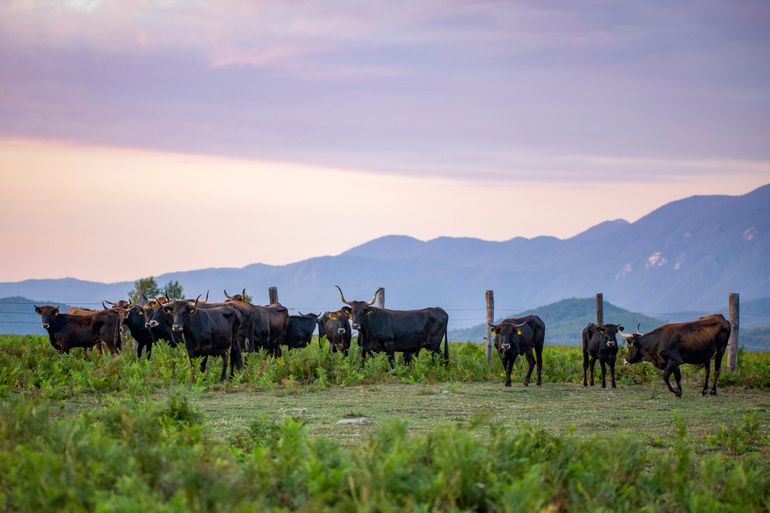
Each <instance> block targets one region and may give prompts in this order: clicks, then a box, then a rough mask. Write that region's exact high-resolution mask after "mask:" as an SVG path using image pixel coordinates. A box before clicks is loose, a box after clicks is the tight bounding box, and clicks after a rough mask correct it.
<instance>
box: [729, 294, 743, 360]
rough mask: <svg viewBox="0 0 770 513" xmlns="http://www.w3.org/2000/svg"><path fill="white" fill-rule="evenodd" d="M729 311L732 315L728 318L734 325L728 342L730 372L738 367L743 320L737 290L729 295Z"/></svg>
mask: <svg viewBox="0 0 770 513" xmlns="http://www.w3.org/2000/svg"><path fill="white" fill-rule="evenodd" d="M727 312H728V316H729V317H730V319H728V320H729V321H730V324H731V325H732V329H731V330H730V339H729V340H728V342H727V368H728V369H730V372H735V371H736V370H737V369H738V344H739V338H738V335H739V333H738V331H739V328H740V320H741V305H740V296H739V295H738V293H737V292H731V293H730V295H729V296H727Z"/></svg>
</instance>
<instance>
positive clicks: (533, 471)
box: [0, 395, 770, 512]
mask: <svg viewBox="0 0 770 513" xmlns="http://www.w3.org/2000/svg"><path fill="white" fill-rule="evenodd" d="M482 435H483V436H482ZM669 435H670V436H672V437H674V439H675V443H674V444H673V447H672V449H671V450H669V451H666V452H661V451H657V450H654V449H649V448H647V447H645V446H644V444H643V443H641V442H640V441H637V440H630V439H623V438H620V439H615V440H611V441H608V440H600V439H594V440H579V439H576V438H573V437H570V436H561V437H560V436H554V435H550V434H548V433H547V432H545V431H542V430H538V429H534V428H531V427H528V426H526V425H519V426H514V427H502V426H500V425H489V424H488V423H486V422H474V423H471V425H469V426H467V427H457V426H447V427H442V428H439V429H435V430H434V431H432V432H430V433H428V434H426V435H416V436H415V435H409V434H408V433H407V429H406V427H405V425H404V424H403V423H401V422H398V421H394V422H392V423H390V424H386V425H384V426H383V427H382V428H381V429H380V430H379V431H378V432H377V433H376V434H375V435H374V436H373V437H372V438H371V439H369V440H368V441H367V442H365V443H364V444H362V445H361V446H360V447H359V448H357V449H352V450H350V449H343V448H341V447H339V446H338V445H337V443H336V442H334V441H331V440H329V439H326V438H322V437H318V438H311V437H308V435H307V433H306V432H305V429H304V428H303V426H302V424H301V422H299V421H297V420H295V419H286V420H284V421H282V422H280V423H275V422H270V421H268V420H261V421H257V422H252V423H251V424H250V425H248V426H243V427H237V428H234V431H233V432H232V433H231V434H230V436H228V437H227V438H226V439H218V438H217V437H215V436H214V435H212V434H211V433H210V432H209V431H207V430H206V429H205V428H204V427H203V424H202V423H201V416H200V414H199V413H198V412H197V411H195V409H194V408H193V407H191V406H190V404H189V403H188V402H187V400H186V399H185V398H184V396H181V395H173V396H172V397H171V398H170V399H169V400H168V401H167V402H166V403H164V404H160V405H153V404H152V403H146V402H139V403H137V402H133V401H124V402H115V403H114V404H111V405H108V406H105V407H101V408H98V409H96V410H94V411H92V412H89V413H86V414H83V415H81V416H79V417H76V418H56V417H52V416H51V414H50V412H49V411H47V410H46V408H44V407H41V406H40V405H38V404H36V402H35V401H29V400H26V401H20V400H14V401H11V404H5V405H3V406H0V509H2V510H5V511H68V512H80V511H99V512H102V511H169V512H172V511H179V512H182V511H193V512H218V511H222V512H230V511H275V510H279V511H344V512H357V511H361V512H363V511H522V512H532V511H566V512H570V511H574V512H584V511H649V512H655V511H661V512H663V511H670V512H674V511H747V512H752V511H757V512H759V511H767V510H768V508H769V507H770V461H768V459H767V457H766V456H764V455H763V454H762V453H761V452H759V450H758V449H755V448H753V447H747V448H746V454H744V455H743V456H742V457H741V459H736V458H734V457H732V456H730V455H729V453H725V454H721V453H717V454H711V455H706V456H703V455H698V454H696V453H695V452H693V451H692V449H691V448H690V446H691V444H690V443H689V440H688V435H687V430H686V427H685V425H684V423H683V422H681V421H678V422H677V423H676V427H675V429H674V430H673V432H672V433H669Z"/></svg>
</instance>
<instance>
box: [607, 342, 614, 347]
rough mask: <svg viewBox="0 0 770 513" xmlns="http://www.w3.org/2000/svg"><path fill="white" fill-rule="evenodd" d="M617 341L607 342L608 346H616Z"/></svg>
mask: <svg viewBox="0 0 770 513" xmlns="http://www.w3.org/2000/svg"><path fill="white" fill-rule="evenodd" d="M615 345H616V344H615V342H607V347H615Z"/></svg>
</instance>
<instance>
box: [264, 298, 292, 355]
mask: <svg viewBox="0 0 770 513" xmlns="http://www.w3.org/2000/svg"><path fill="white" fill-rule="evenodd" d="M265 309H266V310H267V314H268V319H269V321H270V341H269V343H268V348H267V350H268V352H269V353H270V354H272V355H273V356H276V357H277V356H281V344H283V341H284V340H285V339H286V329H287V327H288V325H289V311H288V310H287V309H286V307H285V306H283V305H282V304H280V303H273V304H272V305H267V306H265Z"/></svg>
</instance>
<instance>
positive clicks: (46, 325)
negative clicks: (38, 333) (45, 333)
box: [43, 323, 51, 329]
mask: <svg viewBox="0 0 770 513" xmlns="http://www.w3.org/2000/svg"><path fill="white" fill-rule="evenodd" d="M50 327H51V325H50V324H48V323H45V324H43V328H44V329H48V328H50Z"/></svg>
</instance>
